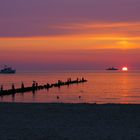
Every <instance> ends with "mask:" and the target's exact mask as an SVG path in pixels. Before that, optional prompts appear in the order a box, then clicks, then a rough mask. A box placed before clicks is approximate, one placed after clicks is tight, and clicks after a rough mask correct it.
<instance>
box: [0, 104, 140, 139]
mask: <svg viewBox="0 0 140 140" xmlns="http://www.w3.org/2000/svg"><path fill="white" fill-rule="evenodd" d="M32 139H33V140H140V105H113V104H106V105H97V104H51V103H50V104H37V103H36V104H22V103H0V140H32Z"/></svg>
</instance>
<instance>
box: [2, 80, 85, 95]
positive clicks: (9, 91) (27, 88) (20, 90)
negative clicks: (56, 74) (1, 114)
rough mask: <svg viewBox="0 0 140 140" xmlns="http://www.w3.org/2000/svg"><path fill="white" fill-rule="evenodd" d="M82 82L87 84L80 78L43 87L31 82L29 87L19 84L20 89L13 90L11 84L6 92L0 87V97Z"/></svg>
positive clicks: (13, 86) (59, 81)
mask: <svg viewBox="0 0 140 140" xmlns="http://www.w3.org/2000/svg"><path fill="white" fill-rule="evenodd" d="M84 82H87V80H85V79H84V78H82V79H79V78H77V79H76V80H71V78H68V79H67V81H66V82H63V81H61V80H58V82H56V83H54V84H49V83H47V84H44V85H38V83H37V82H36V81H33V83H32V86H31V87H25V86H24V83H21V88H15V85H14V84H12V88H11V89H7V90H4V89H3V85H1V89H0V96H4V95H12V94H16V93H25V92H35V91H38V90H43V89H47V90H48V89H50V88H53V87H59V88H60V87H61V86H65V85H67V86H69V85H71V84H79V83H84Z"/></svg>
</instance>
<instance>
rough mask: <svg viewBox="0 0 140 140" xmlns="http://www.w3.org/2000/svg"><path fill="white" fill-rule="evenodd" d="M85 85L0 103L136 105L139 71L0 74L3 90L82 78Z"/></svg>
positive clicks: (14, 97)
mask: <svg viewBox="0 0 140 140" xmlns="http://www.w3.org/2000/svg"><path fill="white" fill-rule="evenodd" d="M82 77H84V78H85V79H87V80H88V82H85V83H80V84H72V85H69V86H67V85H66V86H62V87H60V88H58V87H54V88H50V89H49V90H46V89H43V90H39V91H36V92H26V93H16V94H14V95H6V96H0V102H22V103H96V104H104V103H110V104H112V103H120V104H140V71H127V72H123V71H100V70H77V71H47V72H17V73H16V74H0V85H3V88H4V89H11V87H12V84H14V85H15V88H19V87H21V83H22V82H23V83H24V86H25V87H26V86H32V83H33V81H36V82H37V83H38V84H39V85H43V84H46V83H50V84H51V83H56V82H57V81H58V80H61V81H67V79H68V78H71V79H72V80H75V79H77V78H82Z"/></svg>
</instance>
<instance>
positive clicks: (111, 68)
mask: <svg viewBox="0 0 140 140" xmlns="http://www.w3.org/2000/svg"><path fill="white" fill-rule="evenodd" d="M106 70H118V69H117V68H114V67H110V68H107V69H106Z"/></svg>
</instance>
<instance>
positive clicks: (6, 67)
mask: <svg viewBox="0 0 140 140" xmlns="http://www.w3.org/2000/svg"><path fill="white" fill-rule="evenodd" d="M0 73H2V74H12V73H13V74H14V73H16V70H15V69H12V68H11V67H8V66H6V65H5V66H4V68H3V69H1V70H0Z"/></svg>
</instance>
